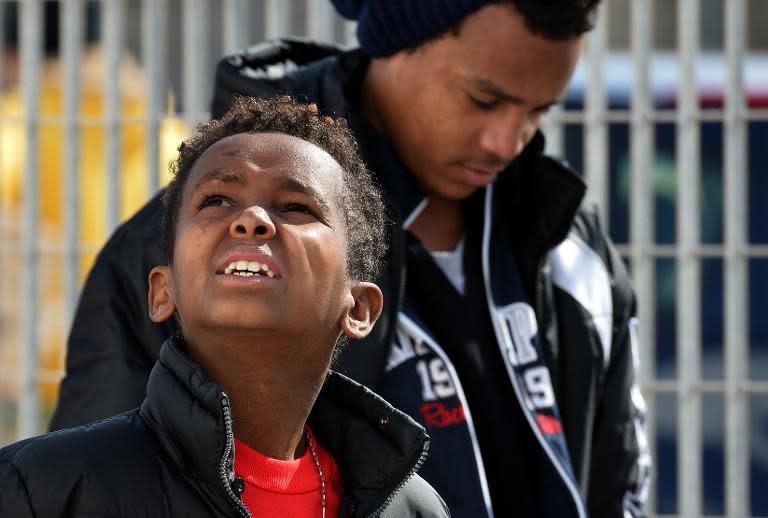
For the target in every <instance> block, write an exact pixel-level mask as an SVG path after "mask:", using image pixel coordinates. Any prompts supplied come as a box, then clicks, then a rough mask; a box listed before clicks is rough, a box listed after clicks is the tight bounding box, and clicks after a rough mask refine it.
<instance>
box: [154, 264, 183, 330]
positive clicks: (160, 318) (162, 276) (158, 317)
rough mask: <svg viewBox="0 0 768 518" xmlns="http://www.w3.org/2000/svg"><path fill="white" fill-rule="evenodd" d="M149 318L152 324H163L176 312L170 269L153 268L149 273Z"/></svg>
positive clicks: (166, 267)
mask: <svg viewBox="0 0 768 518" xmlns="http://www.w3.org/2000/svg"><path fill="white" fill-rule="evenodd" d="M148 299H149V318H150V319H152V322H155V323H160V322H165V321H166V320H168V319H169V318H171V317H172V316H173V314H174V313H175V312H176V302H175V301H174V298H173V292H172V291H171V267H170V266H155V267H154V268H152V271H151V272H149V294H148Z"/></svg>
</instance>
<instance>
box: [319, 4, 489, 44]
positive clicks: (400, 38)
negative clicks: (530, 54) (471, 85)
mask: <svg viewBox="0 0 768 518" xmlns="http://www.w3.org/2000/svg"><path fill="white" fill-rule="evenodd" d="M496 1H498V0H331V2H333V5H334V6H336V10H338V11H339V13H340V14H341V15H342V16H344V17H345V18H347V19H350V20H357V39H358V41H359V42H360V47H362V49H363V50H364V51H365V52H366V53H367V54H368V55H369V56H371V57H386V56H391V55H392V54H395V53H396V52H399V51H401V50H403V49H407V48H412V47H416V46H418V45H419V44H420V43H422V42H424V41H426V40H428V39H430V38H433V37H435V36H437V35H438V34H440V33H442V32H444V31H445V30H446V29H448V28H449V27H452V26H454V25H456V24H457V23H458V22H460V21H461V20H463V19H464V18H465V17H466V16H468V15H470V14H472V13H473V12H475V11H477V10H478V9H480V8H481V7H483V6H485V5H486V4H490V3H495V2H496Z"/></svg>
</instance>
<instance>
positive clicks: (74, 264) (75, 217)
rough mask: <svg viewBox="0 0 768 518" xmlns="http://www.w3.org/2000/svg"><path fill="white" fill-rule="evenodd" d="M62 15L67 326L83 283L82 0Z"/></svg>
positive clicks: (68, 4) (69, 2) (71, 0)
mask: <svg viewBox="0 0 768 518" xmlns="http://www.w3.org/2000/svg"><path fill="white" fill-rule="evenodd" d="M62 7H63V8H64V12H63V16H62V31H61V33H62V35H63V45H62V52H63V56H62V57H63V68H64V128H65V134H66V144H65V157H64V172H65V174H66V179H65V187H64V200H63V203H62V206H63V207H65V209H64V210H65V211H66V215H65V218H64V222H65V223H64V235H65V236H66V237H65V244H64V246H65V260H64V264H65V265H66V266H65V268H64V270H65V272H66V274H65V279H64V282H65V287H64V302H65V304H64V307H65V312H66V319H67V320H66V321H67V327H69V322H71V321H72V316H73V314H74V309H75V306H76V305H77V293H78V289H79V285H80V57H81V54H82V49H81V46H82V41H83V23H82V19H83V4H82V0H65V1H64V2H63V3H62Z"/></svg>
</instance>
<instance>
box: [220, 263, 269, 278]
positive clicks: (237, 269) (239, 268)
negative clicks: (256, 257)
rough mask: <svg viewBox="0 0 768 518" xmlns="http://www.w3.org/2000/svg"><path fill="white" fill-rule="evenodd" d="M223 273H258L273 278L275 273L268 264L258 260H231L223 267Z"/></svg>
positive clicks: (250, 274) (251, 275)
mask: <svg viewBox="0 0 768 518" xmlns="http://www.w3.org/2000/svg"><path fill="white" fill-rule="evenodd" d="M224 275H239V276H241V277H253V276H254V275H260V276H263V277H269V278H273V277H274V276H275V273H274V272H273V271H272V270H270V269H269V265H267V264H264V263H260V262H258V261H245V260H240V261H232V262H231V263H229V264H228V265H227V267H226V268H225V269H224Z"/></svg>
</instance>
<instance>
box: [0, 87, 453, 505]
mask: <svg viewBox="0 0 768 518" xmlns="http://www.w3.org/2000/svg"><path fill="white" fill-rule="evenodd" d="M179 149H180V155H179V158H178V160H177V161H176V163H175V168H176V176H175V179H174V180H173V182H172V183H171V185H170V186H169V188H168V190H167V192H166V197H165V199H164V202H165V209H166V210H165V221H164V225H165V229H166V236H165V237H166V255H167V264H165V265H162V266H157V267H155V268H154V269H153V270H152V271H151V273H150V275H149V308H150V316H151V318H152V320H154V321H156V322H161V321H165V320H168V319H171V318H172V317H174V316H176V317H177V319H178V322H179V323H180V328H181V329H180V333H179V334H178V335H177V336H174V337H172V338H170V339H169V340H168V341H167V342H166V343H165V344H164V345H163V347H162V349H161V352H160V359H159V361H158V363H157V365H156V366H155V368H154V370H153V372H152V375H151V376H150V380H149V384H148V385H147V398H146V399H145V401H144V403H143V404H142V406H141V408H140V409H137V410H134V411H132V412H128V413H125V414H122V415H119V416H116V417H114V418H111V419H107V420H104V421H101V422H98V423H95V424H92V425H86V426H84V427H80V428H73V429H69V430H66V431H63V432H60V433H54V434H49V435H46V436H43V437H40V438H33V439H29V440H27V441H24V442H22V443H17V444H16V445H11V446H9V447H7V448H4V449H2V450H0V482H1V483H2V485H1V486H0V487H2V488H3V489H2V493H0V495H2V498H0V516H14V517H16V516H32V515H35V516H46V517H47V516H91V515H94V516H95V515H99V516H101V515H105V514H106V515H109V516H137V515H140V516H211V515H224V516H250V515H251V514H253V515H255V516H260V517H269V516H274V517H285V516H292V517H293V516H306V517H318V516H329V517H330V516H339V515H340V513H341V514H343V515H344V516H348V515H351V516H379V515H381V516H398V517H399V516H447V511H446V508H445V504H444V503H443V502H442V500H441V499H440V497H439V496H438V495H437V493H435V492H434V490H433V489H432V488H431V487H430V486H429V485H428V484H426V482H424V481H423V480H421V479H420V478H419V477H418V476H417V475H415V473H416V470H417V469H418V468H419V467H420V466H421V464H422V463H423V462H424V459H425V457H426V450H427V446H428V438H427V436H426V434H425V432H424V429H423V428H421V427H420V426H419V425H417V424H416V423H414V422H413V421H412V420H411V419H410V418H409V417H407V416H405V415H404V414H402V413H400V412H398V411H397V410H395V409H394V408H392V407H391V406H390V405H388V404H387V403H386V402H384V401H383V400H382V399H380V398H379V397H378V396H376V395H374V394H373V393H372V392H370V391H368V390H367V389H366V388H364V387H362V386H361V385H359V384H357V383H355V382H353V381H351V380H349V379H347V378H344V377H343V376H341V375H338V374H335V373H333V372H329V366H330V363H331V360H332V358H333V356H334V353H335V352H336V349H337V347H339V343H340V342H341V341H342V337H343V336H349V337H351V338H354V339H361V338H363V337H365V336H366V335H367V334H368V333H369V332H370V330H371V328H372V327H373V325H374V324H375V322H376V320H377V318H378V317H379V314H380V313H381V307H382V294H381V290H380V289H379V288H378V287H377V286H376V285H375V284H373V283H372V282H370V280H371V279H373V278H375V276H376V274H377V268H378V261H379V259H380V257H381V255H382V254H383V251H384V244H383V243H384V238H383V227H384V220H383V215H382V214H383V205H382V201H381V196H380V193H379V191H378V189H377V188H376V187H375V186H374V184H373V183H372V181H371V178H370V175H369V173H368V172H367V171H366V169H365V167H364V166H363V165H362V163H361V162H360V160H359V158H358V157H357V149H356V146H355V144H354V141H353V140H352V139H351V137H350V136H349V134H348V132H347V130H346V127H345V125H344V124H343V123H342V122H336V121H333V120H331V119H328V118H320V117H319V116H318V115H317V110H316V108H314V107H313V106H301V105H297V104H295V103H294V102H293V101H291V100H289V99H282V100H279V101H258V100H254V99H241V100H239V101H238V102H237V103H236V105H235V106H234V107H233V109H232V110H231V111H230V112H229V113H228V114H227V115H226V116H224V117H223V118H222V119H221V120H219V121H214V122H212V123H209V124H205V125H202V126H201V127H200V130H199V132H198V134H197V135H196V136H195V137H193V138H192V139H190V140H189V141H187V142H185V143H184V144H182V146H181V147H180V148H179ZM30 480H32V481H34V484H35V487H47V488H49V490H48V491H46V493H45V495H42V494H40V492H39V491H30V490H29V489H28V488H27V487H26V485H25V484H26V483H27V481H30Z"/></svg>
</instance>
